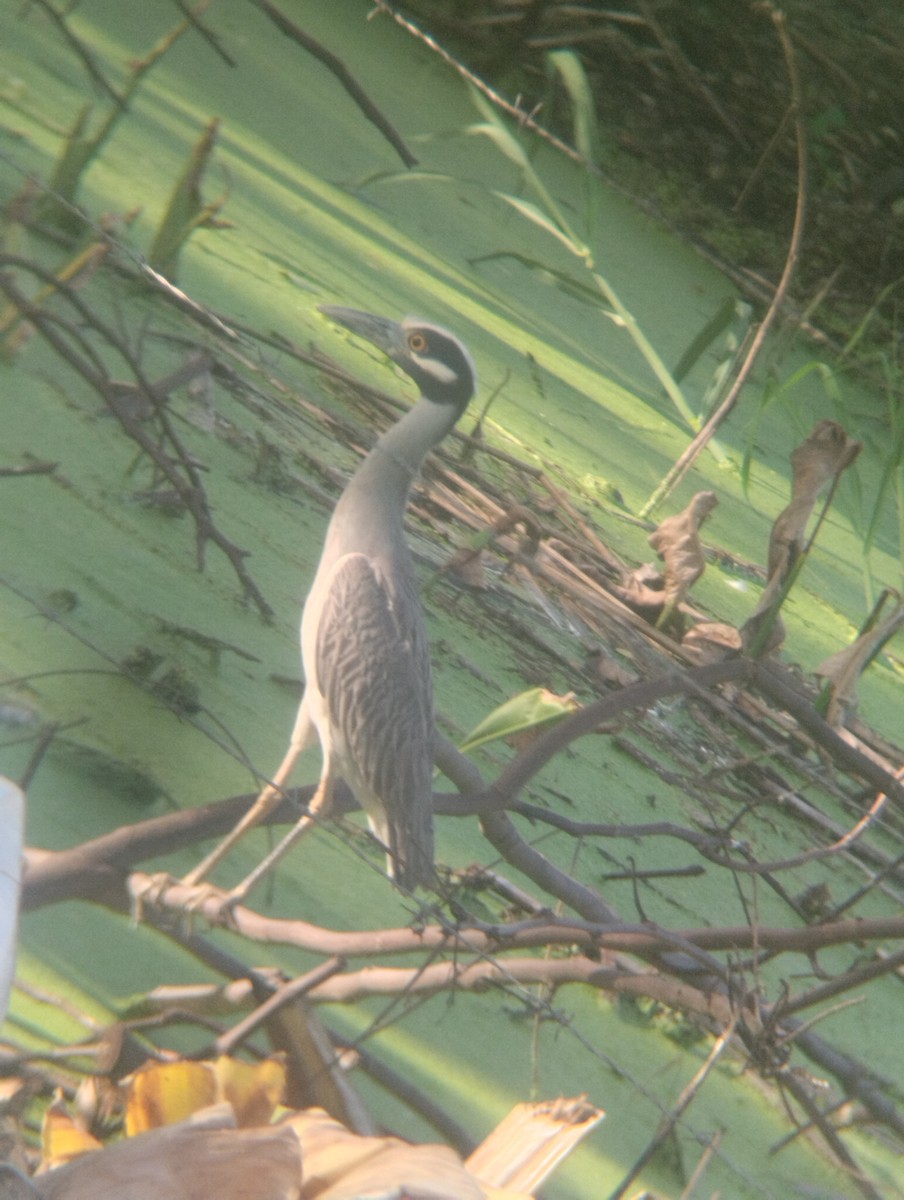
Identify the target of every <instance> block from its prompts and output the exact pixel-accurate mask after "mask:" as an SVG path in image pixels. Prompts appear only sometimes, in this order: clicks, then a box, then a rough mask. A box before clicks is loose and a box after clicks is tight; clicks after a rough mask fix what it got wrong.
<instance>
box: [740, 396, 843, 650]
mask: <svg viewBox="0 0 904 1200" xmlns="http://www.w3.org/2000/svg"><path fill="white" fill-rule="evenodd" d="M862 448H863V446H862V443H861V442H858V441H855V440H854V439H853V438H851V437H848V435H847V433H846V431H845V429H844V428H843V426H841V425H839V424H838V422H837V421H828V420H827V421H817V423H816V424H815V425H814V426H813V429H812V431H811V432H810V436H809V437H808V438H807V439H806V440H805V441H803V442H801V444H800V445H799V446H798V447H797V449H796V450H794V451H793V452H792V454H791V471H792V477H791V501H790V503H789V504H788V506H787V507H786V508H785V509H784V510H783V511H782V512H781V513H779V515H778V517H777V518H776V520H775V524H774V525H773V526H772V533H771V534H770V537H769V558H768V564H767V574H768V582H767V584H766V587H765V590H764V591H763V594H762V596H761V597H760V602H759V604H758V605H757V606H756V609H755V610H754V612H753V613H752V614H751V615H750V617H748V619H747V620H746V621H745V622H744V625H743V626H742V627H741V640H742V642H743V645H744V649H745V650H746V651H748V652H755V654H756V656H757V657H759V656H762V655H765V654H768V653H770V651H772V650H774V649H776V648H777V647H778V646H780V645H781V643H782V642H783V641H784V627H783V625H782V622H781V620H780V618H779V617H778V616H777V613H778V608H779V607H780V606H781V603H782V600H783V598H784V596H783V593H784V591H785V589H786V587H787V585H788V583H789V581H790V579H791V576H792V573H793V571H794V569H795V566H796V564H797V561H798V559H799V558H800V555H801V552H802V551H803V549H804V539H805V536H806V530H807V523H808V522H809V520H810V515H811V514H812V512H813V508H814V506H815V504H816V499H817V497H818V496H819V493H820V492H821V491H822V489H823V488H824V487H825V486H826V485H827V484H829V483H831V482H832V480H834V479H837V478H838V476H839V475H840V474H841V473H842V471H845V470H846V469H847V468H848V467H849V466H850V465H851V463H852V462H853V461H854V459H855V458H856V457H857V455H858V454H859V453H860V451H861V449H862ZM770 624H771V628H770V629H769V632H768V634H766V636H765V639H764V640H763V644H762V645H758V642H759V641H760V640H761V637H762V635H761V631H762V630H763V629H764V628H765V627H767V626H768V625H770Z"/></svg>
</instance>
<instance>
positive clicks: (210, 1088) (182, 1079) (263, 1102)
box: [126, 1057, 286, 1137]
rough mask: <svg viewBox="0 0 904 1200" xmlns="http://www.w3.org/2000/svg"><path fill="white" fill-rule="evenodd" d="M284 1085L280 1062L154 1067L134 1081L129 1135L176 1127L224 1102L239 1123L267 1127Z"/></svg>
mask: <svg viewBox="0 0 904 1200" xmlns="http://www.w3.org/2000/svg"><path fill="white" fill-rule="evenodd" d="M285 1084H286V1072H285V1067H284V1066H283V1064H282V1062H281V1061H280V1060H279V1059H276V1058H268V1059H266V1060H265V1061H264V1062H262V1063H244V1062H240V1061H238V1060H237V1059H230V1058H226V1057H221V1058H218V1059H217V1060H216V1062H176V1063H151V1064H149V1065H148V1066H145V1067H142V1068H141V1069H140V1070H139V1071H136V1072H135V1074H134V1075H133V1076H132V1077H131V1079H130V1081H129V1087H128V1096H127V1100H126V1133H127V1135H128V1136H129V1137H133V1136H134V1135H135V1134H136V1133H143V1132H144V1131H145V1130H148V1129H157V1128H159V1127H160V1126H161V1125H173V1124H175V1123H176V1122H177V1121H182V1120H185V1118H186V1117H189V1116H191V1114H192V1113H195V1112H198V1111H199V1109H202V1108H207V1107H209V1106H210V1105H212V1104H218V1103H220V1102H221V1101H226V1102H227V1103H228V1104H229V1105H230V1106H231V1107H232V1109H233V1111H234V1112H235V1117H236V1123H237V1124H238V1125H242V1126H247V1125H264V1124H266V1123H267V1122H268V1121H269V1120H270V1119H271V1117H272V1116H273V1112H274V1110H275V1108H276V1106H277V1105H278V1104H279V1103H280V1100H281V1099H282V1095H283V1092H284V1090H285Z"/></svg>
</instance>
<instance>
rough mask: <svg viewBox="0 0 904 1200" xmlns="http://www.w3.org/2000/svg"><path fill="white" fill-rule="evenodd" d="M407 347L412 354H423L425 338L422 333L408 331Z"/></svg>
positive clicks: (425, 343) (425, 346) (425, 345)
mask: <svg viewBox="0 0 904 1200" xmlns="http://www.w3.org/2000/svg"><path fill="white" fill-rule="evenodd" d="M408 349H409V350H411V351H412V353H414V354H423V353H424V351H425V350H426V349H427V339H426V338H425V337H424V335H423V334H422V333H409V334H408Z"/></svg>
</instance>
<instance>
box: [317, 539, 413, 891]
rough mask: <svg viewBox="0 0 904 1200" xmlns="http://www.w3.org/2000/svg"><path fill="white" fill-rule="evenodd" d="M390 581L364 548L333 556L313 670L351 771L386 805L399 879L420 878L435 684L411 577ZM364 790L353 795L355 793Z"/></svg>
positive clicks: (404, 880) (352, 783)
mask: <svg viewBox="0 0 904 1200" xmlns="http://www.w3.org/2000/svg"><path fill="white" fill-rule="evenodd" d="M400 575H401V576H402V582H403V587H402V589H401V590H398V589H395V590H392V591H390V589H389V587H388V586H387V583H386V581H385V578H384V577H383V576H382V574H381V573H380V571H379V567H378V565H377V564H376V563H374V562H373V560H371V559H370V558H368V557H367V556H366V555H364V554H349V555H346V556H345V557H344V558H342V559H340V560H339V562H338V563H337V564H336V566H335V568H334V570H333V572H332V576H331V579H330V583H329V587H328V589H327V592H326V596H325V600H324V604H323V608H322V610H321V614H320V620H319V622H318V630H317V678H318V683H319V685H320V690H321V692H322V694H323V696H324V699H325V700H326V704H327V709H328V712H329V714H330V720H331V722H332V723H333V726H334V729H335V732H336V733H337V734H338V738H337V743H338V744H341V745H343V746H344V752H345V755H346V756H347V759H348V762H347V763H346V764H345V766H346V768H347V769H348V774H349V776H350V778H349V779H348V782H349V783H350V784H351V786H352V787H353V788H354V787H355V784H356V782H357V781H356V779H355V776H356V775H357V777H358V779H359V780H360V782H361V783H363V785H364V787H365V789H367V791H369V792H370V793H371V796H372V797H373V798H375V799H376V800H377V801H379V803H380V805H381V807H382V808H383V809H384V810H385V814H386V824H387V833H388V844H389V849H390V852H391V854H392V857H393V859H394V861H395V866H396V877H397V878H398V879H399V880H400V882H403V883H407V882H408V881H409V879H410V882H411V883H412V884H413V883H415V882H419V881H420V882H427V879H426V878H425V877H424V873H425V871H427V870H428V867H427V866H426V865H425V860H426V858H428V857H429V864H431V865H432V861H433V820H432V810H431V803H430V797H431V789H432V776H433V739H434V724H433V691H432V682H431V671H430V655H429V647H428V644H427V638H426V634H425V632H424V628H423V621H422V618H421V611H420V603H419V601H418V598H417V594H416V592H415V591H414V582H413V580H412V581H411V582H410V584H407V586H406V581H405V578H404V577H405V575H406V572H404V571H403V572H400ZM367 799H368V797H367V796H359V800H361V802H362V803H365V802H366V801H367Z"/></svg>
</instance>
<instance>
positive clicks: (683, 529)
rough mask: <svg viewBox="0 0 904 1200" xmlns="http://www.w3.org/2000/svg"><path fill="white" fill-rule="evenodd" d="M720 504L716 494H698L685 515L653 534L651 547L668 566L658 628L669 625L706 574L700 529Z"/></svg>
mask: <svg viewBox="0 0 904 1200" xmlns="http://www.w3.org/2000/svg"><path fill="white" fill-rule="evenodd" d="M718 503H719V498H718V496H717V495H716V494H715V492H697V494H696V495H695V496H694V497H693V499H692V500H691V502H690V504H688V506H687V508H685V509H684V511H683V512H680V513H677V514H676V515H675V516H674V517H666V519H665V520H664V521H663V522H662V524H661V525H660V526H659V528H658V529H656V530H654V532H653V533H651V534H650V539H649V540H650V545H651V546H652V547H653V549H654V550H655V551H656V553H657V554H658V555H659V557H660V558H661V559H662V560H663V562H664V563H665V587H664V590H663V593H662V604H663V608H662V612H661V613H660V616H659V620H658V621H657V622H656V624H657V625H658V626H659V627H662V626H663V625H665V624H666V623H667V622H668V621H669V619H670V618H671V616H672V614H673V613H674V612H675V609H676V608H677V607H678V605H679V604H680V603H681V602H682V600H683V599H684V597H685V596H686V595H687V593H688V592H689V591H690V589H691V588H692V587H693V585H694V584H695V583H696V582H697V580H698V579H699V578H700V576H701V575H702V574H703V572H704V571H705V570H706V555H705V554H704V551H703V543H702V542H701V541H700V526H701V525H702V524H703V522H704V521H705V520H706V518H707V517H708V516H709V514H710V513H711V512H712V511H713V509H714V508H715V507H716V505H717V504H718Z"/></svg>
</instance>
